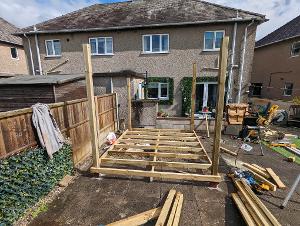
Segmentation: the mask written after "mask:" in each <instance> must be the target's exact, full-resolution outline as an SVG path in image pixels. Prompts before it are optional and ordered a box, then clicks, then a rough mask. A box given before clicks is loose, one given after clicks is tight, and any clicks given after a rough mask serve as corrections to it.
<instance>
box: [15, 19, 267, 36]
mask: <svg viewBox="0 0 300 226" xmlns="http://www.w3.org/2000/svg"><path fill="white" fill-rule="evenodd" d="M247 21H262V22H265V21H267V20H266V19H261V20H260V19H258V18H254V17H253V18H248V19H241V18H232V19H226V20H211V21H195V22H181V23H164V24H149V25H133V26H120V27H107V28H87V29H62V30H49V31H38V30H36V29H35V30H33V31H28V32H25V33H26V34H28V35H31V34H53V33H73V32H90V31H111V30H129V29H138V28H155V27H169V26H186V25H198V24H212V23H228V22H247ZM23 33H24V32H23ZM23 33H18V32H17V33H15V34H16V35H20V34H23Z"/></svg>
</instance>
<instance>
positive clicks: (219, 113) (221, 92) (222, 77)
mask: <svg viewBox="0 0 300 226" xmlns="http://www.w3.org/2000/svg"><path fill="white" fill-rule="evenodd" d="M228 44H229V37H228V36H226V37H224V38H223V41H222V46H221V52H220V54H221V57H220V62H221V65H220V69H219V80H218V95H217V97H218V101H217V108H216V121H215V135H214V146H213V155H212V167H211V174H212V175H218V169H219V158H220V139H221V130H222V122H223V110H224V96H225V81H226V72H227V60H228Z"/></svg>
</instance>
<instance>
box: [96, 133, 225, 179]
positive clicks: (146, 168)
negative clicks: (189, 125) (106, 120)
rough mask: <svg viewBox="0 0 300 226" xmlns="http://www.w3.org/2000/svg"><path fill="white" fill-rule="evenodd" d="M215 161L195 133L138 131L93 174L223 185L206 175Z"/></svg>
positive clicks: (119, 143)
mask: <svg viewBox="0 0 300 226" xmlns="http://www.w3.org/2000/svg"><path fill="white" fill-rule="evenodd" d="M211 166H212V162H211V160H210V158H209V156H208V155H207V152H206V151H205V149H204V147H203V145H202V143H201V142H200V139H199V137H198V136H197V134H196V133H195V131H193V132H190V131H180V130H173V129H141V128H138V129H135V128H133V129H132V130H127V131H125V132H124V133H123V134H122V135H121V136H120V137H119V138H118V140H117V141H116V142H115V143H114V144H113V145H112V146H111V147H110V148H109V149H108V150H107V151H106V152H104V153H103V154H102V156H101V157H100V158H99V166H98V167H92V168H91V172H92V173H102V174H111V175H120V176H137V177H149V178H150V180H151V181H152V180H153V179H152V178H160V179H171V180H192V181H207V182H220V181H221V177H220V176H219V175H210V174H203V171H202V170H207V169H209V168H210V167H211Z"/></svg>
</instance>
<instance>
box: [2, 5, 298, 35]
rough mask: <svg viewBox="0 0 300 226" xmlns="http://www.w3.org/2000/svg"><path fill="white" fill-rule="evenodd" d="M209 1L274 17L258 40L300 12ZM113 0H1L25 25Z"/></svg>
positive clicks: (6, 12) (10, 17)
mask: <svg viewBox="0 0 300 226" xmlns="http://www.w3.org/2000/svg"><path fill="white" fill-rule="evenodd" d="M118 1H120V0H118ZM123 1H124V0H123ZM206 1H209V2H213V3H217V4H221V5H225V6H231V7H234V8H239V9H244V10H248V11H253V12H256V13H261V14H264V15H266V16H267V18H268V19H270V21H269V22H266V23H264V24H262V25H260V26H259V28H258V32H257V37H256V39H257V40H259V39H260V38H262V37H264V36H265V35H267V34H269V33H271V32H272V31H274V30H275V29H276V28H279V27H280V26H282V25H284V24H285V23H287V22H288V21H290V20H292V19H293V18H295V17H297V16H298V15H300V0H206ZM112 2H117V0H0V17H3V18H4V19H6V20H7V21H9V22H11V23H12V24H14V25H16V26H18V27H21V28H22V27H26V26H30V25H33V24H36V23H39V22H42V21H45V20H48V19H51V18H54V17H57V16H60V15H63V14H66V13H68V12H71V11H74V10H77V9H80V8H83V7H85V6H89V5H92V4H95V3H112Z"/></svg>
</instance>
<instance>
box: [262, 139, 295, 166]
mask: <svg viewBox="0 0 300 226" xmlns="http://www.w3.org/2000/svg"><path fill="white" fill-rule="evenodd" d="M263 143H264V145H266V146H268V147H269V148H270V149H272V150H273V151H276V152H277V153H279V154H281V155H283V156H284V157H286V158H288V157H295V159H296V160H295V163H297V164H298V165H300V157H299V156H297V155H295V154H292V153H291V152H289V151H288V150H286V149H285V148H283V147H271V146H269V145H268V144H267V143H266V142H263ZM292 143H293V144H296V146H297V148H298V149H300V139H293V140H292Z"/></svg>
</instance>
